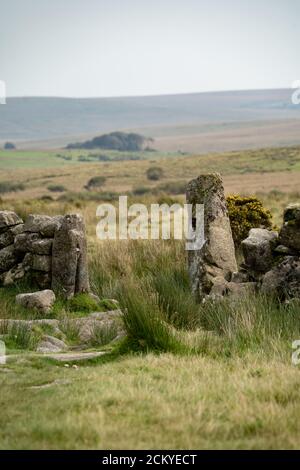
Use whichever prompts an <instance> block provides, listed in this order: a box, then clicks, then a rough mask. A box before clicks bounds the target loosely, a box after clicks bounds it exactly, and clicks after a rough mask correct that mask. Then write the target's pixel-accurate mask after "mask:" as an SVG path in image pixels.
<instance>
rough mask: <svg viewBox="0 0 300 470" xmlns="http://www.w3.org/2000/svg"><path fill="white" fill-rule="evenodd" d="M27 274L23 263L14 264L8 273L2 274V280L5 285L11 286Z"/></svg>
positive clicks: (0, 279) (0, 280)
mask: <svg viewBox="0 0 300 470" xmlns="http://www.w3.org/2000/svg"><path fill="white" fill-rule="evenodd" d="M24 276H25V270H24V268H23V265H22V263H20V264H18V265H17V266H14V267H13V268H11V269H10V270H9V271H7V272H6V273H3V274H1V275H0V282H1V283H2V285H3V286H10V285H12V284H14V283H15V282H16V281H19V280H20V279H22V278H23V277H24Z"/></svg>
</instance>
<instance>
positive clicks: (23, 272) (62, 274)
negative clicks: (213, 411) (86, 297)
mask: <svg viewBox="0 0 300 470" xmlns="http://www.w3.org/2000/svg"><path fill="white" fill-rule="evenodd" d="M25 277H26V279H27V280H28V281H29V282H30V283H31V284H32V285H33V286H37V287H38V288H39V289H50V288H51V289H52V290H53V291H54V292H55V293H56V294H60V295H62V296H63V297H65V298H70V297H72V296H74V295H75V294H77V293H82V292H89V278H88V268H87V248H86V234H85V225H84V221H83V218H82V217H81V216H80V215H78V214H71V215H65V216H62V215H59V216H55V217H50V216H47V215H33V214H32V215H29V216H28V218H27V219H26V221H25V222H24V221H23V220H22V219H21V218H20V217H19V216H18V215H17V214H16V213H14V212H11V211H0V284H1V285H2V286H8V285H10V284H13V283H14V282H16V281H18V280H20V279H22V278H25Z"/></svg>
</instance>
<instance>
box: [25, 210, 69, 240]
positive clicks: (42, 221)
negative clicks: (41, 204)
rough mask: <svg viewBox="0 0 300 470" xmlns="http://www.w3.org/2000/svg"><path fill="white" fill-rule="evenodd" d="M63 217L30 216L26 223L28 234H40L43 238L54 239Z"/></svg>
mask: <svg viewBox="0 0 300 470" xmlns="http://www.w3.org/2000/svg"><path fill="white" fill-rule="evenodd" d="M62 220H63V216H56V217H50V216H48V215H34V214H30V215H29V216H28V218H27V220H26V222H25V227H24V230H25V231H26V232H38V233H40V234H41V235H43V237H49V238H52V237H53V236H54V233H55V232H56V230H57V229H58V228H59V227H60V225H61V222H62Z"/></svg>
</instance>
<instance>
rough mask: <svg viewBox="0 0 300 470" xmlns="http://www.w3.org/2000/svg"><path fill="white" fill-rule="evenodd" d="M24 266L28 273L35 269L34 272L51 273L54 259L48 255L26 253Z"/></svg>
mask: <svg viewBox="0 0 300 470" xmlns="http://www.w3.org/2000/svg"><path fill="white" fill-rule="evenodd" d="M23 266H24V269H25V270H26V271H28V270H29V269H33V270H34V271H42V272H46V273H47V272H50V271H51V267H52V258H51V256H48V255H36V254H33V253H26V255H25V257H24V260H23Z"/></svg>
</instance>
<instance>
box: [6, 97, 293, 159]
mask: <svg viewBox="0 0 300 470" xmlns="http://www.w3.org/2000/svg"><path fill="white" fill-rule="evenodd" d="M116 130H123V131H128V130H130V131H132V132H139V133H142V134H143V135H146V136H148V137H153V138H154V139H155V143H154V146H155V147H156V148H157V149H159V150H162V151H178V150H181V151H186V152H191V153H193V152H197V153H202V152H208V151H227V150H238V149H244V148H258V147H264V146H273V147H274V146H282V145H296V144H300V106H296V105H293V104H292V102H291V90H290V89H281V90H256V91H231V92H212V93H193V94H181V95H165V96H147V97H127V98H126V97H125V98H81V99H75V98H74V99H73V98H51V97H41V98H39V97H24V98H8V99H7V104H6V105H2V106H0V143H2V144H3V143H4V142H5V141H8V140H9V141H13V142H14V143H16V144H17V146H18V148H21V149H30V148H49V149H51V148H56V147H62V146H65V145H67V144H68V143H70V142H72V141H84V140H86V139H89V138H93V137H95V136H98V135H100V134H102V133H105V132H111V131H116Z"/></svg>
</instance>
